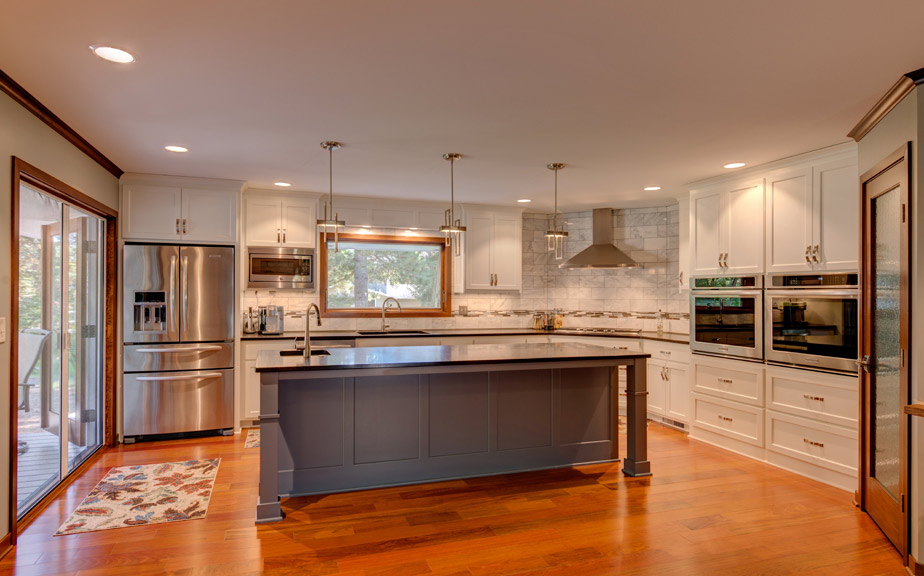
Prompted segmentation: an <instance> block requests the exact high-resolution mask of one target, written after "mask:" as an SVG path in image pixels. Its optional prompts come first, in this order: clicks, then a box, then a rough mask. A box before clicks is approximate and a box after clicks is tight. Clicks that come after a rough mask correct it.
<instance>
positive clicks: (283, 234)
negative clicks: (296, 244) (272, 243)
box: [282, 228, 286, 244]
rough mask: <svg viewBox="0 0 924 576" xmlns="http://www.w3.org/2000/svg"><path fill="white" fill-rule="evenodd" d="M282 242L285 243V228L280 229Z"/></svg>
mask: <svg viewBox="0 0 924 576" xmlns="http://www.w3.org/2000/svg"><path fill="white" fill-rule="evenodd" d="M282 243H283V244H285V243H286V229H285V228H283V229H282Z"/></svg>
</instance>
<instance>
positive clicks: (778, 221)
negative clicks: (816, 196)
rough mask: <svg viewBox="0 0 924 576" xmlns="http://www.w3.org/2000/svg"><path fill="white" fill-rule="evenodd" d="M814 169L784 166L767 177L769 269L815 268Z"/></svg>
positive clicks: (777, 270) (783, 270)
mask: <svg viewBox="0 0 924 576" xmlns="http://www.w3.org/2000/svg"><path fill="white" fill-rule="evenodd" d="M812 243H813V242H812V169H811V167H804V168H799V169H795V170H783V171H779V172H775V173H773V174H771V175H770V176H769V177H768V178H767V271H768V272H788V271H806V270H811V269H812V264H811V262H809V261H808V260H806V248H808V247H809V246H810V245H812Z"/></svg>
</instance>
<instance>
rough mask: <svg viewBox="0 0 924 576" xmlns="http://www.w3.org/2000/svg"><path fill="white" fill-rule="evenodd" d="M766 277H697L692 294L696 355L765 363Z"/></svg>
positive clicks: (691, 303) (691, 324) (691, 336)
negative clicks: (764, 295) (764, 301)
mask: <svg viewBox="0 0 924 576" xmlns="http://www.w3.org/2000/svg"><path fill="white" fill-rule="evenodd" d="M762 288H763V276H759V275H749V276H719V277H695V278H693V279H692V282H691V292H690V348H691V349H692V350H693V352H700V353H704V354H715V355H717V356H730V357H733V358H743V359H747V360H755V361H758V362H760V361H762V360H763V358H764V344H763V338H764V331H763V289H762Z"/></svg>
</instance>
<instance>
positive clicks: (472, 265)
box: [465, 214, 494, 290]
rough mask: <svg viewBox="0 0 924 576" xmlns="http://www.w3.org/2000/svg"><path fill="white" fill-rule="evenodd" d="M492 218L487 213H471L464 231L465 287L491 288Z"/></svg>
mask: <svg viewBox="0 0 924 576" xmlns="http://www.w3.org/2000/svg"><path fill="white" fill-rule="evenodd" d="M493 236H494V219H493V218H492V217H491V215H489V214H471V215H470V216H469V218H468V223H467V230H466V232H465V287H466V288H469V289H476V290H484V289H491V288H492V286H491V274H492V270H491V243H492V241H493Z"/></svg>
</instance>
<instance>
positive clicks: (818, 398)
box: [802, 394, 825, 402]
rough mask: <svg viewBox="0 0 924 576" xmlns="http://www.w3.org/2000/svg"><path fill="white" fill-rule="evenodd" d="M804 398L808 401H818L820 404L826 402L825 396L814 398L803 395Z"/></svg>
mask: <svg viewBox="0 0 924 576" xmlns="http://www.w3.org/2000/svg"><path fill="white" fill-rule="evenodd" d="M802 397H803V398H805V399H806V400H818V401H819V402H824V401H825V397H824V396H812V395H810V394H803V395H802Z"/></svg>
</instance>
